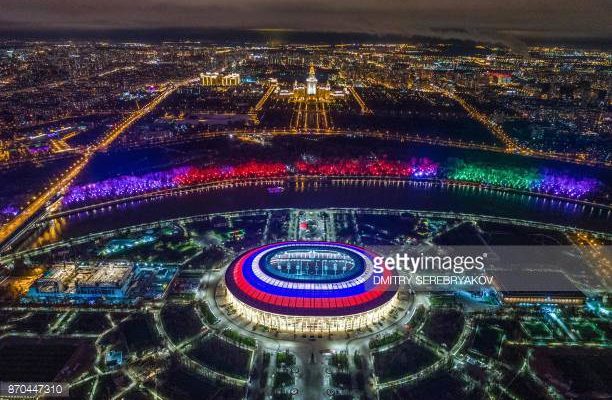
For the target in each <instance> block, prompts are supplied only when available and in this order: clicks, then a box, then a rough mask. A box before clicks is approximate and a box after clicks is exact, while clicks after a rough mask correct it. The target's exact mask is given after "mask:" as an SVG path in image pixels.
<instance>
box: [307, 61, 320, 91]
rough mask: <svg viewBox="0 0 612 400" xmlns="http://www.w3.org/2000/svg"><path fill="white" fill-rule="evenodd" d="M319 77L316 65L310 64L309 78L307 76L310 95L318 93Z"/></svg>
mask: <svg viewBox="0 0 612 400" xmlns="http://www.w3.org/2000/svg"><path fill="white" fill-rule="evenodd" d="M317 83H318V80H317V77H316V76H315V69H314V65H313V64H310V70H309V72H308V78H306V94H307V95H308V96H316V95H317Z"/></svg>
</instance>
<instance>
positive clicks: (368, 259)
mask: <svg viewBox="0 0 612 400" xmlns="http://www.w3.org/2000/svg"><path fill="white" fill-rule="evenodd" d="M374 256H375V254H374V253H372V252H370V251H368V250H366V249H363V248H360V247H357V246H352V245H348V244H341V243H329V242H283V243H275V244H270V245H265V246H262V247H258V248H256V249H253V250H250V251H248V252H246V253H244V254H243V255H241V256H240V257H238V258H237V259H236V260H234V262H232V263H231V264H230V266H229V267H228V269H227V272H226V274H225V285H226V286H227V289H228V290H227V300H228V302H229V304H230V305H231V306H232V307H233V308H234V309H235V310H236V312H237V314H239V315H240V316H241V317H242V318H244V319H246V320H248V321H250V322H252V323H257V324H261V325H263V326H266V327H268V328H270V329H278V330H279V331H285V332H295V333H313V332H345V331H351V330H356V329H360V328H364V327H366V326H368V325H372V324H374V323H377V322H379V321H380V320H381V319H383V318H385V317H386V316H387V315H388V314H389V312H390V311H391V310H392V309H393V307H394V306H395V304H396V303H397V299H398V290H397V287H395V286H393V285H389V284H382V283H381V284H376V285H375V284H374V283H373V282H374V277H375V276H376V275H377V274H376V273H375V272H374V270H373V261H372V259H373V258H374ZM392 273H393V272H391V271H388V270H385V271H384V272H383V273H381V274H380V275H385V276H390V275H391V274H392ZM389 281H390V280H389Z"/></svg>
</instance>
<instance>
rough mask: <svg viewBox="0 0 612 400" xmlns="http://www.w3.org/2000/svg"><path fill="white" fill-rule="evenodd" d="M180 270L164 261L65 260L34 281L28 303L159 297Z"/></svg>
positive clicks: (25, 300)
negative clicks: (93, 262) (158, 262)
mask: <svg viewBox="0 0 612 400" xmlns="http://www.w3.org/2000/svg"><path fill="white" fill-rule="evenodd" d="M177 271H178V269H177V268H176V267H173V266H167V265H163V264H147V263H138V264H133V263H128V262H100V263H95V264H79V263H76V262H73V263H64V264H57V265H53V266H51V267H49V269H48V270H47V271H46V272H45V273H44V275H43V276H42V277H41V278H39V279H37V280H36V281H34V283H33V284H32V286H31V287H30V288H29V290H28V293H27V295H26V296H25V297H24V299H23V300H24V302H26V303H29V302H34V303H62V302H76V303H82V302H90V301H103V302H108V303H121V302H131V301H135V300H137V299H139V298H146V299H159V298H161V297H163V296H164V295H165V292H166V289H167V288H168V286H169V284H170V283H171V281H172V279H174V276H175V275H176V273H177Z"/></svg>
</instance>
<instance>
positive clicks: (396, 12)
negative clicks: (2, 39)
mask: <svg viewBox="0 0 612 400" xmlns="http://www.w3.org/2000/svg"><path fill="white" fill-rule="evenodd" d="M0 24H1V26H0V30H2V31H4V32H5V33H6V32H15V33H16V34H18V33H20V32H24V31H28V32H33V31H34V32H35V31H47V32H49V31H57V32H61V31H73V32H74V31H77V32H78V31H105V32H108V31H117V30H163V29H173V28H180V29H210V28H224V29H225V28H227V29H282V30H298V31H323V32H340V33H342V32H357V33H368V34H375V35H387V34H397V35H404V36H406V35H424V36H432V37H441V38H456V39H473V40H481V41H493V42H502V43H507V44H509V45H515V44H516V42H520V41H522V40H523V39H526V38H529V39H536V40H537V39H542V40H550V39H555V38H569V39H577V40H583V39H598V40H603V41H609V40H610V38H611V37H612V28H611V27H612V1H610V0H585V1H576V0H513V1H507V0H487V1H483V0H461V1H459V0H344V1H336V2H332V1H329V0H326V1H323V0H282V1H276V0H231V1H225V2H219V1H211V0H172V1H171V0H129V1H125V0H104V1H92V0H2V13H0Z"/></svg>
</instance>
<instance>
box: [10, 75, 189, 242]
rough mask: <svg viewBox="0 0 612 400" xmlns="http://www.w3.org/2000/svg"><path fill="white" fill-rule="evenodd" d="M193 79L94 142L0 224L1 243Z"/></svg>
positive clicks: (172, 86)
mask: <svg viewBox="0 0 612 400" xmlns="http://www.w3.org/2000/svg"><path fill="white" fill-rule="evenodd" d="M191 81H192V80H185V81H182V82H178V83H176V84H169V85H166V87H165V89H163V90H162V91H161V92H160V94H158V95H157V96H156V97H155V98H154V99H153V100H151V101H150V102H149V103H148V104H147V105H146V106H144V107H142V108H141V109H139V110H136V111H134V112H132V113H131V114H130V115H129V116H128V117H127V118H125V119H124V120H123V121H121V123H119V124H118V125H117V126H115V127H114V128H113V129H111V130H110V131H109V132H108V133H107V134H106V135H105V136H104V137H103V138H102V139H101V140H100V141H99V142H97V143H94V144H93V145H91V146H90V147H88V148H86V149H85V151H84V153H83V156H82V157H81V158H79V159H78V160H77V161H75V162H74V163H73V164H72V165H71V166H70V167H68V169H67V170H66V171H64V172H63V173H62V174H60V175H59V176H57V177H56V178H55V179H54V180H53V182H52V183H51V185H50V186H48V187H47V188H45V190H44V191H43V192H42V193H41V194H40V195H38V196H37V197H34V198H32V200H31V201H30V202H29V203H28V204H27V205H26V206H25V208H24V209H23V210H22V211H21V212H20V213H19V214H18V215H17V216H16V217H15V218H14V219H13V220H11V221H9V222H8V223H7V224H5V225H4V226H2V228H0V244H3V243H5V242H6V240H7V239H9V238H10V237H11V236H12V235H13V234H15V233H16V232H17V231H18V230H19V229H21V227H22V226H23V225H24V224H26V223H27V222H28V221H29V220H30V219H31V218H33V217H34V216H35V215H36V214H37V213H39V211H40V210H41V209H42V208H43V207H45V205H46V204H47V203H48V202H50V201H51V200H53V199H54V198H55V197H57V196H58V195H60V194H61V193H63V192H64V191H65V190H66V189H67V188H68V187H69V186H70V184H71V183H72V181H73V180H74V179H75V178H76V177H77V176H78V175H79V174H80V173H81V171H83V169H84V168H85V167H86V166H87V165H88V164H89V162H90V161H91V159H92V158H93V156H94V155H95V154H96V153H98V152H100V151H104V150H106V149H107V148H108V146H110V145H111V144H112V143H113V141H115V140H116V139H117V138H118V137H119V136H120V135H121V134H123V133H124V132H125V131H127V130H128V129H129V128H130V127H131V126H132V125H133V124H134V123H135V122H136V121H138V120H139V119H141V118H142V117H144V116H145V115H147V114H148V113H150V112H151V111H153V110H154V109H155V108H156V107H157V106H158V105H159V104H160V103H161V102H162V101H163V100H165V99H166V98H167V97H168V96H169V95H170V94H172V93H173V92H174V91H175V90H176V89H177V88H178V87H180V86H182V85H185V84H187V83H190V82H191Z"/></svg>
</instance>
